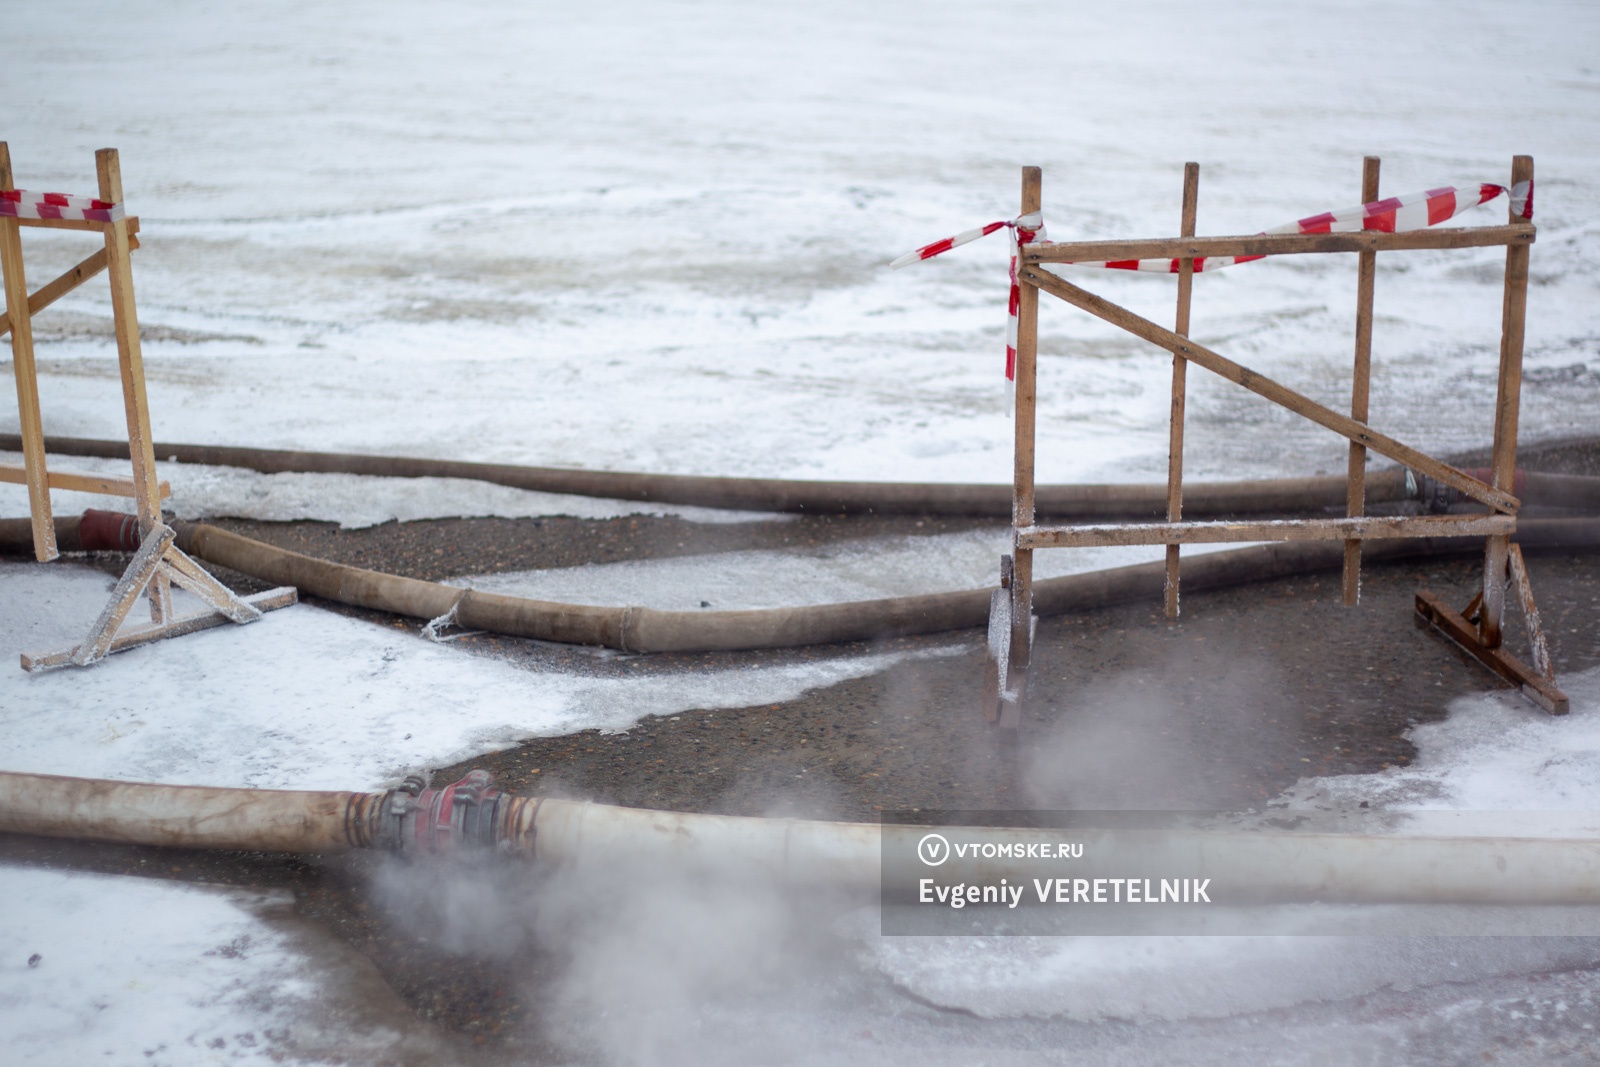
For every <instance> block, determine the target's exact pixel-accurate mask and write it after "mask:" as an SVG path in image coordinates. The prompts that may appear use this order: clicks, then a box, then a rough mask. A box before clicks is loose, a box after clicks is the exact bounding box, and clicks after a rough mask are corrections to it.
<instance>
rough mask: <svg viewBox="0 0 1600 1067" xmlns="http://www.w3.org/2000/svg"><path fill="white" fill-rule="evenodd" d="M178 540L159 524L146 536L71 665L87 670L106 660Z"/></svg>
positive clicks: (74, 651) (78, 648)
mask: <svg viewBox="0 0 1600 1067" xmlns="http://www.w3.org/2000/svg"><path fill="white" fill-rule="evenodd" d="M176 536H177V534H176V533H174V532H173V529H172V527H170V526H168V525H166V524H165V523H157V524H156V525H155V527H154V528H153V529H151V531H150V532H149V533H148V534H146V535H145V539H144V543H143V544H141V545H140V546H139V551H137V552H135V553H134V554H133V562H131V563H129V564H128V569H127V570H125V571H123V572H122V577H121V578H119V579H117V584H116V587H115V588H114V589H112V590H111V601H110V603H108V604H106V606H105V610H104V611H102V612H100V617H99V618H98V619H96V620H95V622H94V626H92V627H90V629H89V636H88V637H87V638H86V639H85V640H84V642H83V644H81V645H79V646H78V647H77V648H76V649H74V650H73V652H72V656H71V662H72V663H73V664H74V665H75V666H78V667H86V666H88V665H89V664H91V663H94V662H95V661H97V660H101V659H104V658H105V655H106V653H107V652H109V651H110V650H111V642H112V640H113V639H114V638H115V637H116V636H117V628H118V627H120V626H121V625H122V622H123V620H124V619H126V618H127V617H128V611H129V610H130V609H131V608H132V607H133V605H134V603H135V602H136V601H137V600H138V599H139V597H140V595H141V594H143V593H144V591H145V587H146V586H148V585H149V584H150V580H151V579H152V578H154V577H155V576H156V574H157V572H159V571H160V569H161V557H162V556H163V555H164V554H165V553H166V551H167V549H168V548H169V547H170V546H171V544H172V541H173V538H175V537H176Z"/></svg>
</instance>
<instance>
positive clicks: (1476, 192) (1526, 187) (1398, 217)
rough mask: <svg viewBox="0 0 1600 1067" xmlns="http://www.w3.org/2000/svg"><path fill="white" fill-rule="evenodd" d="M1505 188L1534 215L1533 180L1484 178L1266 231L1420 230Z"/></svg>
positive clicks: (1222, 259) (1157, 264)
mask: <svg viewBox="0 0 1600 1067" xmlns="http://www.w3.org/2000/svg"><path fill="white" fill-rule="evenodd" d="M1501 193H1510V194H1511V213H1512V214H1513V215H1514V216H1515V217H1517V218H1519V219H1531V218H1533V183H1532V182H1518V183H1517V184H1516V185H1515V186H1514V187H1512V188H1510V189H1507V188H1506V187H1505V186H1503V185H1494V184H1491V183H1489V182H1483V183H1480V184H1479V185H1478V187H1477V188H1476V189H1473V188H1467V189H1458V188H1456V187H1454V186H1445V187H1443V188H1440V189H1429V190H1427V191H1426V192H1421V193H1407V194H1406V195H1405V196H1392V197H1386V198H1385V199H1383V200H1374V201H1373V202H1372V203H1370V204H1357V205H1356V206H1355V207H1347V208H1341V209H1339V210H1338V211H1324V212H1323V213H1322V214H1320V215H1310V216H1307V217H1306V218H1303V219H1296V220H1295V221H1294V222H1287V223H1284V224H1283V225H1282V226H1274V227H1273V228H1272V229H1270V230H1264V231H1263V232H1264V233H1269V234H1281V233H1358V232H1360V231H1362V230H1376V231H1377V232H1379V233H1400V232H1402V231H1405V230H1422V229H1426V228H1427V227H1429V226H1436V225H1438V224H1439V223H1441V222H1448V221H1449V220H1450V219H1453V218H1455V217H1456V216H1457V215H1459V214H1461V213H1462V212H1463V211H1465V210H1467V209H1468V208H1470V207H1477V206H1478V205H1479V204H1486V203H1488V202H1489V201H1490V200H1493V199H1494V198H1495V197H1497V196H1499V195H1500V194H1501ZM1265 258H1266V257H1265V256H1210V257H1206V256H1196V257H1195V261H1194V269H1195V271H1196V272H1197V273H1198V272H1199V271H1207V270H1221V269H1222V268H1223V267H1231V266H1233V265H1234V264H1235V263H1249V262H1251V261H1252V260H1257V259H1265ZM1071 265H1072V266H1074V267H1109V268H1111V269H1112V270H1141V271H1148V272H1152V273H1156V274H1177V273H1178V270H1179V266H1180V264H1179V261H1178V260H1176V259H1122V260H1113V261H1111V262H1109V263H1106V262H1099V263H1074V264H1071Z"/></svg>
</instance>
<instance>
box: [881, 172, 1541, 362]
mask: <svg viewBox="0 0 1600 1067" xmlns="http://www.w3.org/2000/svg"><path fill="white" fill-rule="evenodd" d="M1501 193H1508V194H1510V197H1511V214H1512V216H1513V217H1515V218H1519V219H1532V218H1533V183H1532V182H1518V183H1517V184H1516V185H1514V186H1512V187H1511V188H1509V189H1508V188H1506V187H1505V186H1504V185H1494V184H1492V183H1490V182H1482V183H1480V184H1479V185H1478V186H1477V188H1476V189H1473V188H1470V187H1469V188H1466V189H1459V188H1456V187H1455V186H1445V187H1442V188H1439V189H1429V190H1427V191H1426V192H1421V193H1408V194H1407V195H1405V196H1392V197H1387V198H1385V199H1383V200H1374V201H1373V202H1372V203H1370V204H1358V205H1356V206H1355V207H1348V208H1341V209H1340V210H1338V211H1324V212H1323V213H1322V214H1320V215H1309V216H1307V217H1306V218H1303V219H1297V220H1295V221H1294V222H1290V223H1285V224H1284V225H1282V226H1274V227H1273V228H1272V229H1270V230H1264V231H1262V232H1263V233H1268V234H1282V233H1356V232H1359V231H1362V230H1376V231H1378V232H1380V233H1399V232H1402V231H1404V230H1420V229H1424V228H1426V227H1428V226H1434V225H1437V224H1438V223H1441V222H1446V221H1448V220H1450V219H1453V218H1455V217H1456V216H1457V215H1459V214H1461V213H1462V212H1463V211H1465V210H1467V209H1468V208H1470V207H1477V206H1478V205H1479V204H1485V203H1488V202H1489V201H1490V200H1493V199H1494V198H1495V197H1497V196H1499V195H1500V194H1501ZM1007 228H1009V229H1010V230H1011V296H1010V300H1009V301H1008V303H1007V318H1006V382H1007V387H1008V389H1009V387H1010V383H1012V382H1015V381H1016V377H1017V304H1018V302H1019V301H1020V299H1021V287H1020V286H1019V285H1018V283H1017V249H1018V248H1019V247H1020V246H1021V245H1025V244H1034V243H1038V244H1049V243H1050V240H1049V238H1047V237H1046V236H1045V233H1044V216H1043V215H1042V214H1041V213H1040V212H1037V211H1035V212H1033V213H1032V214H1028V215H1020V216H1018V217H1017V218H1014V219H1012V220H1011V221H1010V222H991V223H989V224H988V225H986V226H980V227H978V228H977V229H975V230H967V231H965V232H964V233H958V234H956V235H955V236H954V237H946V238H944V239H943V240H939V241H934V242H933V243H932V244H925V245H923V246H922V247H921V248H918V249H916V250H914V251H911V252H907V253H906V254H905V255H903V256H901V257H900V258H898V259H896V260H895V261H894V262H892V263H890V264H889V267H890V269H894V268H896V267H904V266H905V265H906V264H908V263H917V262H920V261H922V260H924V259H932V258H933V257H934V256H937V255H939V254H940V253H943V252H948V251H950V250H951V249H952V248H958V247H960V246H961V245H964V244H967V243H968V242H970V241H976V240H977V239H978V238H980V237H986V236H988V235H989V234H991V233H994V232H995V231H996V230H1001V229H1007ZM1265 258H1266V257H1265V256H1209V257H1208V256H1197V257H1195V260H1194V270H1195V271H1196V272H1197V273H1198V272H1200V271H1212V270H1221V269H1222V268H1223V267H1231V266H1233V265H1234V264H1235V263H1249V262H1250V261H1251V260H1256V259H1265ZM1180 265H1181V262H1180V261H1179V260H1177V259H1124V260H1113V261H1110V262H1095V263H1070V264H1062V266H1072V267H1107V268H1110V269H1113V270H1137V271H1146V272H1149V273H1156V274H1177V273H1178V272H1179V269H1180Z"/></svg>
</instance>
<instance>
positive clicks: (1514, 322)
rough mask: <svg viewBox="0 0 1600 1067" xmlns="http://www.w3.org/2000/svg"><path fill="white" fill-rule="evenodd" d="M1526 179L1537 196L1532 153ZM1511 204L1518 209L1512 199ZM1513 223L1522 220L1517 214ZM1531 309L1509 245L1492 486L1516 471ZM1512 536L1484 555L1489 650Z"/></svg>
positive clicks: (1524, 167) (1524, 161) (1494, 641)
mask: <svg viewBox="0 0 1600 1067" xmlns="http://www.w3.org/2000/svg"><path fill="white" fill-rule="evenodd" d="M1522 182H1527V183H1528V188H1529V194H1528V195H1529V196H1532V195H1533V193H1532V183H1533V157H1532V156H1513V157H1512V158H1511V185H1512V187H1513V188H1515V187H1516V186H1517V185H1518V184H1519V183H1522ZM1512 208H1513V209H1514V208H1515V204H1514V203H1513V205H1512ZM1511 221H1512V222H1520V221H1522V220H1520V219H1518V218H1517V217H1516V216H1515V215H1513V216H1512V217H1511ZM1527 313H1528V246H1527V245H1509V246H1507V248H1506V287H1505V298H1504V302H1503V304H1502V305H1501V320H1500V322H1501V324H1500V382H1499V386H1498V388H1497V389H1496V391H1495V400H1494V459H1493V461H1492V466H1493V469H1494V482H1493V485H1494V486H1495V487H1496V488H1497V489H1506V490H1510V488H1511V483H1512V479H1513V477H1514V476H1515V475H1516V470H1517V414H1518V410H1519V407H1520V404H1521V399H1522V335H1523V329H1524V326H1525V323H1526V320H1527ZM1510 543H1511V539H1510V538H1509V537H1505V536H1501V537H1491V538H1489V541H1488V545H1487V546H1486V547H1485V549H1484V554H1483V609H1482V611H1481V612H1480V613H1479V615H1478V639H1479V640H1480V641H1482V642H1483V645H1484V647H1486V648H1499V647H1500V643H1501V639H1502V633H1501V631H1502V627H1503V625H1504V622H1505V608H1506V575H1507V570H1506V567H1507V558H1508V555H1509V553H1510Z"/></svg>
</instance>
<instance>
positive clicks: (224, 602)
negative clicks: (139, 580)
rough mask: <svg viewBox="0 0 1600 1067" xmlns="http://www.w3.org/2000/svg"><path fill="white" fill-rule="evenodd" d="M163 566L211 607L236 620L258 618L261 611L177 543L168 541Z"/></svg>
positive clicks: (185, 587)
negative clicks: (213, 574)
mask: <svg viewBox="0 0 1600 1067" xmlns="http://www.w3.org/2000/svg"><path fill="white" fill-rule="evenodd" d="M161 562H162V566H163V567H164V568H165V569H166V570H167V572H168V575H167V576H168V578H170V579H171V581H172V583H173V584H174V585H176V586H178V587H179V588H181V589H187V590H188V591H189V592H191V593H193V594H194V595H195V596H197V597H199V598H200V600H201V602H202V603H204V604H205V606H206V607H208V608H210V609H211V610H212V611H215V612H218V613H220V614H222V615H225V616H227V617H228V618H229V619H231V620H233V621H234V622H239V623H245V622H255V621H256V620H257V619H259V618H261V612H259V611H257V610H256V609H255V608H253V607H251V606H250V605H249V604H246V603H245V602H244V601H243V600H240V599H239V598H238V597H237V596H235V595H234V593H233V590H231V589H229V588H228V587H227V586H225V585H223V584H222V583H221V582H219V581H217V580H216V579H215V578H213V577H212V576H211V574H210V573H209V572H208V571H207V570H206V569H205V568H204V567H202V566H200V564H198V563H196V562H195V561H194V560H192V559H190V558H189V557H188V556H187V555H185V554H184V552H183V550H182V549H180V548H178V546H177V545H169V546H168V547H167V551H166V552H165V553H164V555H163V557H162V561H161Z"/></svg>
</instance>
